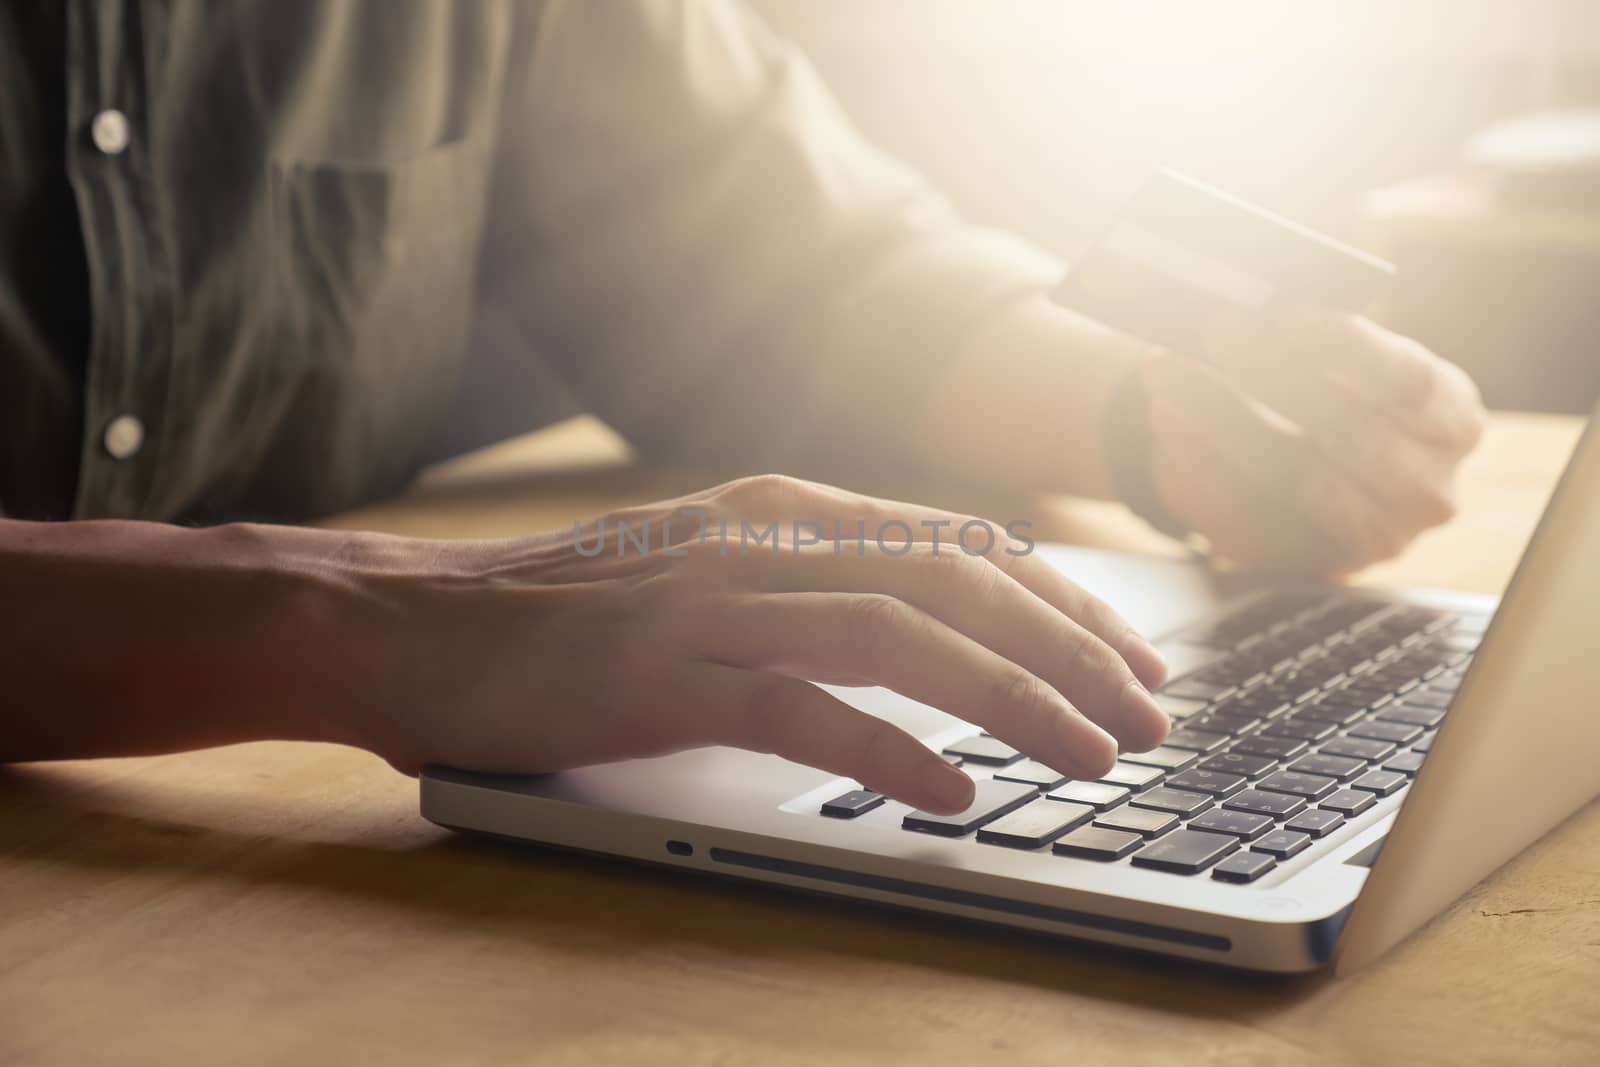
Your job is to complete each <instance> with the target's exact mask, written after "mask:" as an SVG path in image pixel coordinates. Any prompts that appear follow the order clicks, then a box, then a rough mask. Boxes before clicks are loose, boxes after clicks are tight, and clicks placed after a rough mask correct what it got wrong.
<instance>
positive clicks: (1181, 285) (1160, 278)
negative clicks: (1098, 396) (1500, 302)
mask: <svg viewBox="0 0 1600 1067" xmlns="http://www.w3.org/2000/svg"><path fill="white" fill-rule="evenodd" d="M1393 274H1394V267H1393V266H1391V265H1390V264H1389V263H1386V262H1385V261H1383V260H1381V259H1379V258H1377V257H1376V256H1372V255H1369V254H1367V253H1365V252H1362V251H1360V250H1359V249H1356V248H1352V247H1351V246H1349V245H1346V244H1343V243H1341V242H1339V241H1336V240H1334V239H1333V238H1331V237H1326V236H1324V235H1322V234H1319V233H1317V232H1316V231H1314V230H1310V229H1307V228H1306V227H1304V226H1301V225H1299V224H1297V223H1294V222H1291V221H1289V220H1288V219H1284V218H1281V217H1279V216H1277V215H1274V214H1272V213H1271V212H1268V211H1264V210H1262V209H1261V208H1258V207H1255V206H1253V205H1251V204H1248V203H1246V202H1245V201H1243V200H1239V199H1237V198H1235V197H1232V196H1229V195H1228V194H1226V193H1223V192H1220V191H1218V190H1216V189H1213V188H1211V187H1210V186H1207V185H1203V184H1201V183H1200V182H1197V181H1194V180H1192V179H1190V178H1186V177H1184V176H1182V175H1180V174H1176V173H1174V172H1172V171H1161V172H1158V173H1156V174H1155V175H1153V176H1152V177H1151V178H1150V180H1149V181H1148V182H1146V183H1145V185H1144V186H1143V187H1142V188H1141V189H1140V190H1139V192H1138V193H1137V194H1136V195H1135V196H1134V198H1133V200H1132V201H1131V202H1130V203H1129V204H1128V206H1127V207H1126V208H1125V209H1124V211H1123V212H1122V214H1121V215H1120V216H1119V217H1118V219H1117V220H1116V222H1114V223H1113V224H1112V226H1111V227H1110V229H1109V230H1107V231H1106V233H1105V234H1104V235H1102V237H1101V238H1100V240H1099V241H1098V242H1096V243H1095V245H1094V246H1093V247H1092V248H1091V249H1090V250H1089V251H1088V252H1087V253H1086V254H1085V255H1084V256H1083V257H1082V258H1081V259H1080V260H1079V261H1078V262H1077V263H1076V264H1074V266H1073V268H1072V270H1071V271H1070V272H1069V273H1068V275H1067V278H1066V280H1065V281H1064V282H1063V283H1062V285H1061V287H1060V289H1059V290H1058V291H1057V292H1056V294H1055V299H1056V301H1057V302H1058V303H1060V304H1062V305H1064V306H1066V307H1069V308H1072V309H1073V310H1075V311H1080V312H1082V313H1084V314H1085V315H1088V316H1090V317H1091V318H1094V319H1097V320H1099V321H1100V322H1103V323H1105V324H1106V325H1108V326H1114V327H1116V328H1117V329H1120V330H1123V331H1124V332H1126V333H1130V334H1132V335H1133V336H1135V337H1138V338H1141V339H1143V340H1146V341H1149V342H1151V343H1152V344H1157V345H1160V346H1162V347H1164V348H1168V349H1171V350H1172V351H1174V352H1181V353H1184V354H1186V355H1202V354H1204V352H1205V351H1206V348H1207V345H1208V342H1209V339H1210V338H1211V337H1213V336H1214V335H1215V334H1216V332H1217V327H1218V324H1219V323H1224V322H1231V321H1237V320H1238V318H1239V317H1240V315H1241V313H1242V314H1245V315H1249V314H1258V315H1259V314H1265V313H1266V312H1268V311H1269V309H1271V308H1273V307H1275V306H1278V305H1280V304H1310V305H1315V306H1319V307H1324V308H1330V309H1334V310H1339V311H1351V312H1360V311H1364V310H1366V309H1367V308H1368V307H1370V306H1371V304H1372V303H1373V301H1374V300H1376V299H1377V297H1379V296H1380V295H1381V294H1382V293H1383V291H1384V289H1385V287H1386V286H1387V284H1388V282H1389V279H1390V278H1391V277H1392V276H1393Z"/></svg>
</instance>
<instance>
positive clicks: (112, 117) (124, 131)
mask: <svg viewBox="0 0 1600 1067" xmlns="http://www.w3.org/2000/svg"><path fill="white" fill-rule="evenodd" d="M89 136H90V137H92V138H93V139H94V146H95V147H96V148H98V149H100V151H102V152H104V153H105V154H106V155H108V156H115V155H120V154H121V153H122V152H123V151H124V150H125V149H126V148H127V147H128V116H126V115H124V114H123V113H122V112H120V111H117V110H115V109H107V110H105V111H102V112H100V114H98V115H96V116H95V117H94V121H93V122H92V123H90V124H89Z"/></svg>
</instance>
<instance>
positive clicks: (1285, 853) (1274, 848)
mask: <svg viewBox="0 0 1600 1067" xmlns="http://www.w3.org/2000/svg"><path fill="white" fill-rule="evenodd" d="M1310 847H1311V835H1310V834H1302V833H1297V832H1295V831H1294V830H1274V831H1272V833H1270V834H1268V835H1267V836H1266V837H1263V838H1261V839H1260V840H1259V841H1252V842H1251V843H1250V848H1251V849H1252V850H1253V851H1256V852H1265V853H1266V854H1267V855H1269V856H1274V857H1276V858H1278V859H1280V860H1286V859H1288V858H1289V857H1290V856H1297V855H1299V854H1300V853H1302V852H1304V851H1305V850H1306V849H1308V848H1310Z"/></svg>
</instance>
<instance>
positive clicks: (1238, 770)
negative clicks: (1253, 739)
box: [1200, 752, 1278, 778]
mask: <svg viewBox="0 0 1600 1067" xmlns="http://www.w3.org/2000/svg"><path fill="white" fill-rule="evenodd" d="M1277 765H1278V761H1277V760H1275V759H1271V758H1269V757H1267V756H1252V755H1249V754H1248V753H1244V752H1221V753H1218V754H1217V755H1215V756H1212V757H1211V758H1210V759H1208V760H1205V761H1204V762H1202V763H1201V764H1200V769H1201V770H1206V771H1221V772H1222V773H1224V774H1242V775H1244V777H1246V778H1259V777H1261V776H1262V775H1263V774H1266V773H1267V772H1268V771H1270V770H1272V769H1273V768H1274V767H1276V766H1277Z"/></svg>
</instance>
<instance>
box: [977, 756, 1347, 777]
mask: <svg viewBox="0 0 1600 1067" xmlns="http://www.w3.org/2000/svg"><path fill="white" fill-rule="evenodd" d="M1286 769H1287V770H1291V771H1299V772H1300V773H1301V774H1325V775H1327V776H1328V777H1329V778H1341V779H1343V778H1354V777H1355V776H1356V775H1358V774H1360V773H1361V772H1363V771H1365V770H1366V769H1367V761H1366V760H1364V759H1355V758H1353V757H1350V756H1333V755H1329V754H1327V753H1325V752H1313V753H1311V755H1309V756H1301V757H1300V758H1299V759H1297V760H1295V761H1294V762H1293V763H1291V764H1289V766H1288V767H1287V768H1286ZM995 777H997V778H998V777H999V775H995Z"/></svg>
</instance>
